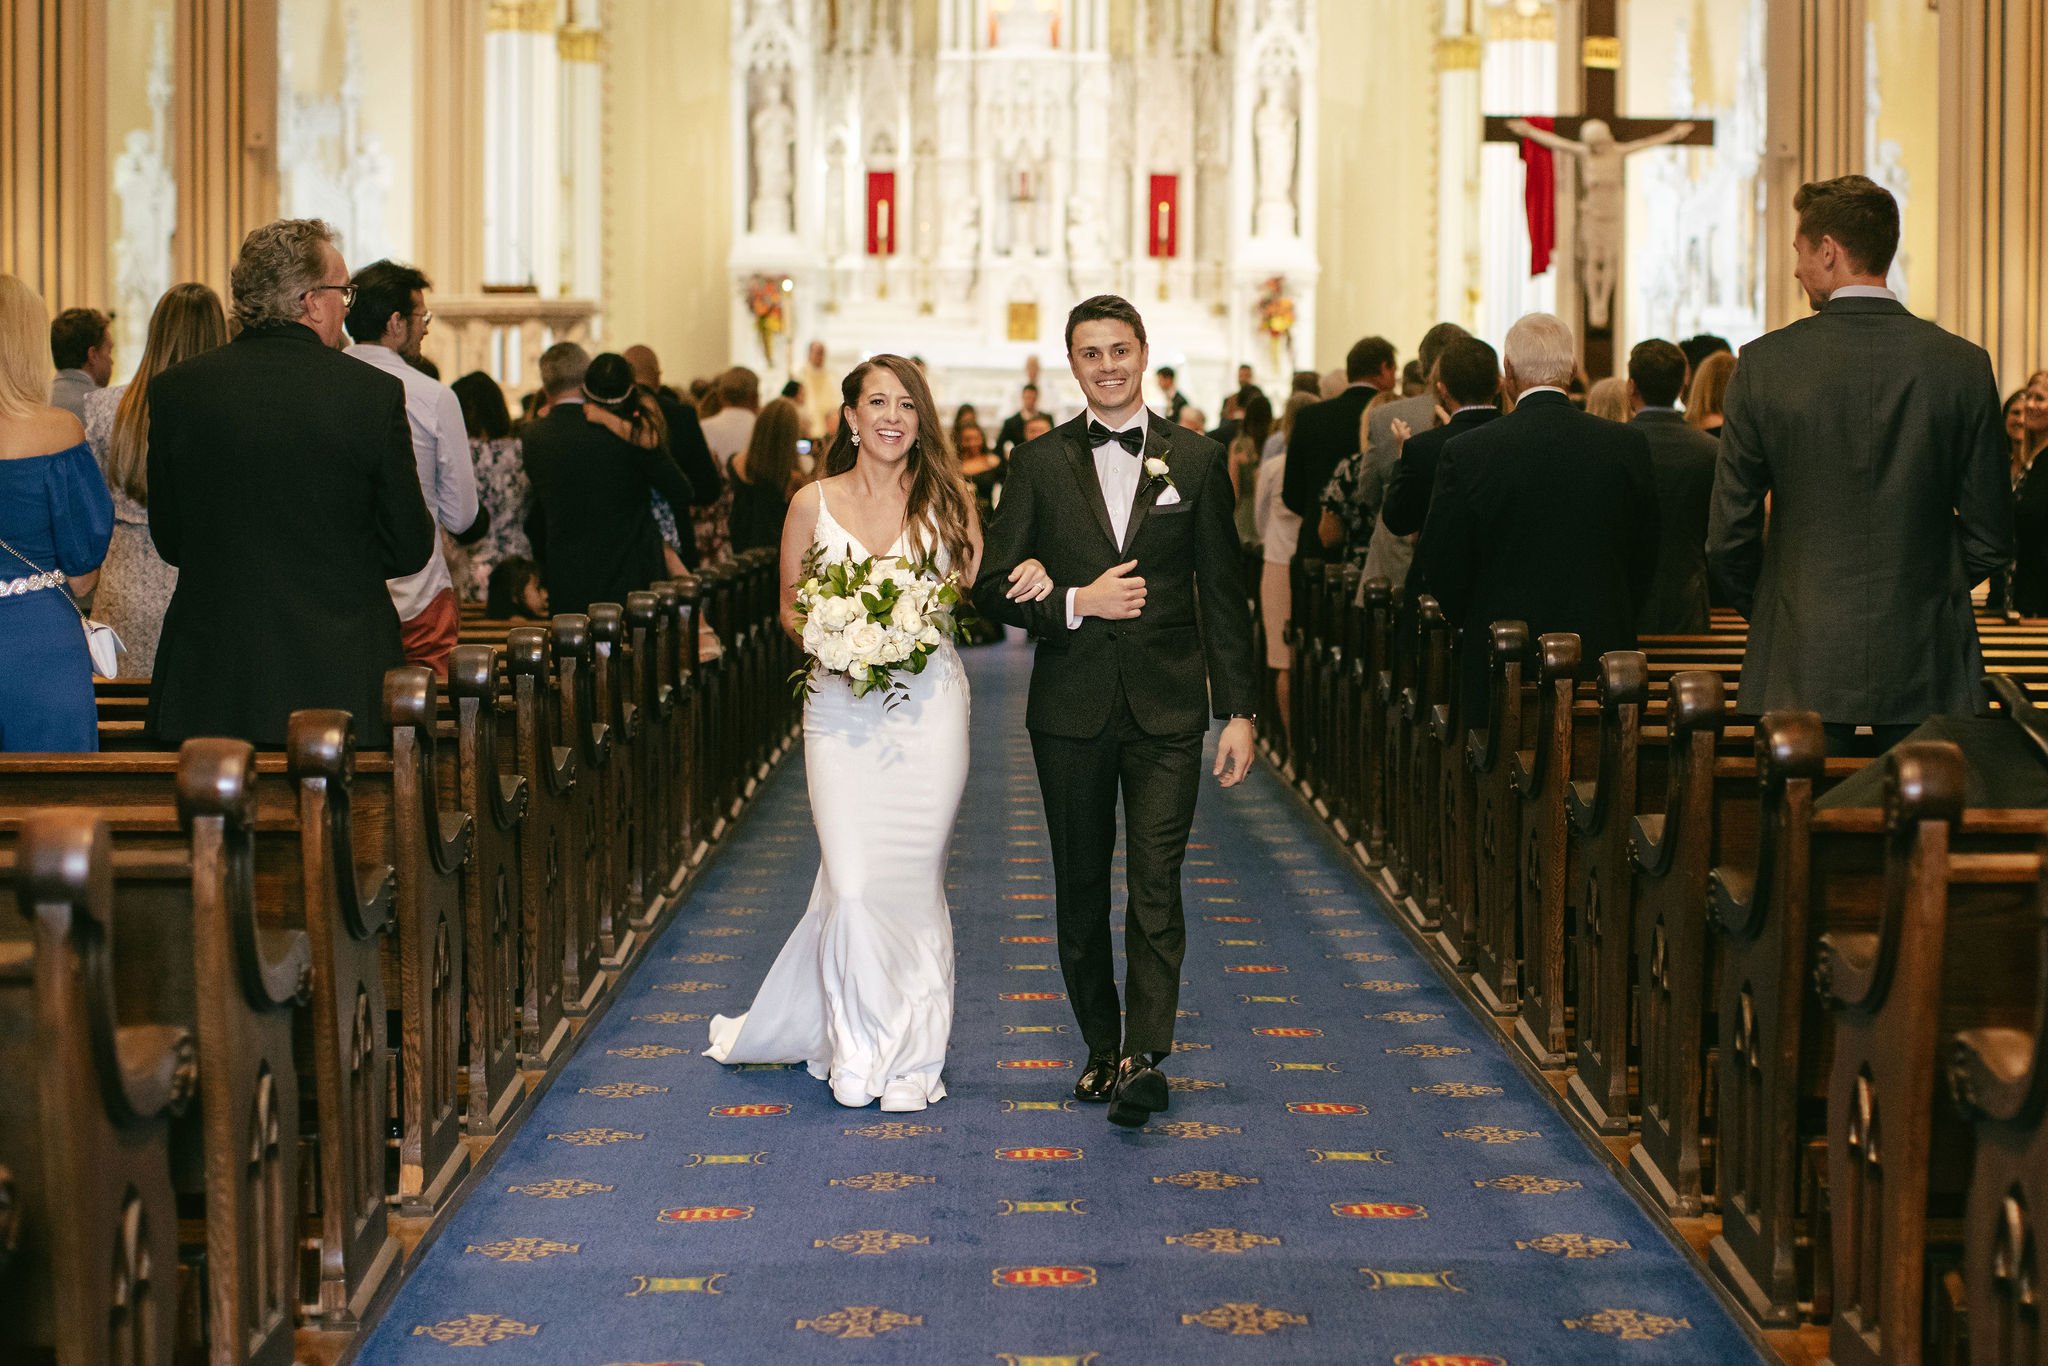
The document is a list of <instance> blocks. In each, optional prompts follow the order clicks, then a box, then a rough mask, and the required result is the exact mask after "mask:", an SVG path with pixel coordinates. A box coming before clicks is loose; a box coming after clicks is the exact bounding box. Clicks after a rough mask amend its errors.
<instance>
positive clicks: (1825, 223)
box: [1707, 175, 2013, 753]
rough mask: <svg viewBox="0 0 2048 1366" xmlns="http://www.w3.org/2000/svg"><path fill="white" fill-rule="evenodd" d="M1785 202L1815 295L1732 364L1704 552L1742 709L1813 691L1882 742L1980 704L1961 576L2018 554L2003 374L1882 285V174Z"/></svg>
mask: <svg viewBox="0 0 2048 1366" xmlns="http://www.w3.org/2000/svg"><path fill="white" fill-rule="evenodd" d="M1793 208H1794V210H1795V211H1796V212H1797V213H1798V215H1799V230H1798V234H1797V236H1796V237H1795V238H1794V239H1793V248H1794V250H1795V251H1796V252H1797V253H1798V268H1797V271H1796V275H1797V278H1798V280H1799V283H1800V285H1801V286H1802V287H1803V288H1804V289H1805V290H1806V293H1807V297H1808V298H1809V299H1811V300H1812V302H1813V306H1814V308H1815V309H1816V310H1817V312H1816V314H1815V316H1813V317H1811V318H1804V319H1801V320H1800V321H1798V322H1796V323H1793V324H1792V325H1791V326H1789V327H1785V328H1781V329H1779V330H1778V331H1776V332H1773V333H1770V334H1769V335H1767V336H1764V337H1761V338H1759V339H1757V340H1756V341H1754V342H1752V343H1750V345H1749V346H1748V347H1747V348H1745V349H1744V351H1743V353H1742V362H1741V364H1740V365H1739V366H1737V367H1736V371H1735V379H1734V381H1733V383H1732V384H1731V385H1730V386H1729V390H1728V402H1727V425H1726V427H1725V428H1724V429H1723V431H1722V434H1721V460H1720V465H1719V467H1718V469H1717V470H1716V471H1715V477H1714V505H1713V513H1712V517H1711V519H1710V522H1709V526H1708V532H1707V569H1708V572H1709V574H1710V575H1712V578H1713V582H1714V585H1715V587H1716V588H1717V589H1718V590H1719V591H1720V592H1721V593H1722V594H1723V595H1724V596H1725V598H1726V600H1727V601H1728V602H1729V603H1730V604H1731V605H1732V606H1734V607H1735V609H1736V610H1737V611H1739V612H1741V613H1742V614H1743V615H1744V616H1745V617H1747V618H1749V649H1748V652H1747V654H1746V655H1745V657H1744V659H1743V663H1742V691H1741V696H1740V702H1739V709H1740V710H1741V711H1742V712H1744V713H1747V714H1752V715H1754V714H1760V713H1762V712H1764V711H1767V710H1770V709H1773V708H1778V707H1802V708H1808V709H1811V710H1814V711H1818V712H1819V713H1820V715H1821V720H1822V722H1823V723H1825V725H1826V728H1827V735H1828V745H1829V749H1830V751H1831V752H1835V753H1847V752H1850V751H1851V749H1852V748H1853V746H1854V744H1855V740H1854V733H1855V730H1856V728H1857V727H1858V726H1869V727H1871V728H1872V730H1873V732H1874V738H1875V740H1876V743H1877V746H1878V748H1879V749H1884V748H1889V747H1890V746H1891V745H1892V744H1895V743H1896V742H1897V741H1898V740H1900V739H1902V738H1904V736H1905V735H1906V734H1907V733H1908V732H1910V731H1911V730H1912V728H1913V727H1915V726H1917V725H1919V724H1920V723H1921V722H1922V721H1925V720H1926V719H1927V718H1928V717H1929V716H1930V715H1933V714H1935V713H1937V712H1969V711H1974V710H1976V709H1977V707H1978V706H1979V692H1978V678H1979V677H1980V676H1981V675H1982V673H1983V671H1984V660H1983V654H1982V651H1981V650H1980V649H1979V646H1978V643H1977V627H1976V621H1975V618H1974V617H1973V615H1972V612H1971V607H1970V590H1971V588H1973V587H1974V586H1975V585H1976V584H1978V583H1979V582H1981V581H1982V580H1983V579H1984V578H1986V577H1987V576H1988V575H1989V574H1990V573H1991V572H1992V571H1993V570H1995V569H1997V568H1998V567H1999V566H2001V565H2003V564H2005V563H2006V562H2007V561H2008V560H2009V559H2010V558H2011V556H2012V535H2013V532H2012V526H2013V521H2012V518H2013V512H2012V490H2011V486H2010V484H2009V482H2008V478H2007V473H2006V471H2007V466H2008V455H2007V449H2006V439H2005V433H2004V429H2003V426H2002V424H2001V422H2000V419H1999V411H1998V387H1997V380H1996V377H1995V376H1994V374H1993V372H1992V368H1991V359H1990V357H1989V356H1987V355H1986V354H1985V353H1984V350H1983V348H1981V347H1978V346H1974V345H1972V344H1971V343H1969V342H1967V341H1964V340H1963V339H1961V338H1960V337H1955V336H1952V335H1950V334H1949V333H1947V332H1944V331H1943V330H1942V329H1941V328H1939V327H1936V326H1935V325H1934V324H1933V323H1930V322H1925V321H1923V320H1921V319H1919V318H1916V317H1914V316H1913V315H1912V314H1910V313H1908V312H1907V311H1906V309H1905V306H1904V305H1902V304H1901V303H1900V302H1899V301H1898V299H1897V297H1896V296H1894V295H1893V294H1892V293H1891V291H1890V290H1888V289H1886V288H1885V287H1884V280H1885V273H1886V271H1888V270H1889V269H1890V268H1891V263H1892V256H1893V254H1894V253H1895V252H1896V251H1897V250H1898V244H1899V208H1898V204H1897V203H1896V202H1895V201H1894V200H1893V199H1892V197H1891V195H1890V194H1889V193H1888V192H1887V191H1885V190H1884V189H1883V188H1882V187H1880V186H1878V185H1876V184H1874V183H1873V182H1871V181H1870V180H1868V179H1866V178H1864V177H1863V176H1855V175H1852V176H1843V177H1842V178H1841V179H1839V180H1826V181H1817V182H1814V183H1812V184H1808V185H1805V186H1802V187H1801V188H1800V191H1799V193H1798V195H1797V196H1796V197H1795V198H1794V200H1793ZM1766 495H1768V496H1769V498H1770V509H1769V512H1770V519H1769V520H1770V526H1769V534H1768V536H1767V535H1766V534H1765V506H1764V500H1765V497H1766Z"/></svg>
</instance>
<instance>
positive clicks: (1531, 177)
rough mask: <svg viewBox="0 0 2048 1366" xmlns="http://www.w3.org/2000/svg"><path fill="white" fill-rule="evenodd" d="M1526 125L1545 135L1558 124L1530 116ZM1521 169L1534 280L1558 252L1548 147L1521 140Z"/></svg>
mask: <svg viewBox="0 0 2048 1366" xmlns="http://www.w3.org/2000/svg"><path fill="white" fill-rule="evenodd" d="M1528 123H1529V126H1530V127H1532V128H1541V129H1542V130H1543V131H1545V132H1546V133H1547V132H1549V131H1551V130H1552V129H1554V128H1556V127H1557V120H1556V119H1554V118H1550V117H1548V116H1545V115H1535V116H1532V117H1531V118H1530V119H1529V120H1528ZM1522 167H1523V182H1524V183H1523V186H1522V204H1523V207H1524V209H1525V210H1526V211H1527V213H1528V215H1529V274H1530V275H1531V276H1532V277H1534V276H1537V275H1541V274H1543V273H1544V272H1545V271H1547V270H1549V269H1550V258H1551V256H1552V254H1553V253H1554V252H1555V251H1556V250H1557V166H1556V163H1555V162H1554V161H1553V160H1552V157H1551V151H1550V149H1549V148H1548V147H1545V146H1543V145H1541V144H1540V143H1537V142H1534V141H1532V140H1531V139H1529V138H1523V139H1522Z"/></svg>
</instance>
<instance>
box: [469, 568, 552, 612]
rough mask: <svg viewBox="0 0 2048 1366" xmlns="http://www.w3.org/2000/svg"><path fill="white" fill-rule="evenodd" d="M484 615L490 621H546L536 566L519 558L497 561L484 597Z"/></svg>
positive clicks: (544, 594) (545, 600)
mask: <svg viewBox="0 0 2048 1366" xmlns="http://www.w3.org/2000/svg"><path fill="white" fill-rule="evenodd" d="M484 614H485V615H486V616H488V617H490V619H491V620H493V621H515V620H519V619H522V618H523V619H526V620H532V621H546V620H547V619H548V590H547V589H546V588H545V587H543V586H542V584H541V581H540V566H539V565H537V564H535V563H534V562H533V561H532V560H529V559H527V558H526V557H525V556H523V555H513V556H511V557H509V558H507V559H503V560H500V561H498V563H497V564H496V565H495V566H493V567H492V569H491V578H490V583H489V587H488V588H487V590H486V592H485V595H484Z"/></svg>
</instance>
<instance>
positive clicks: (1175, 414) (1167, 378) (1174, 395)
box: [1152, 365, 1202, 432]
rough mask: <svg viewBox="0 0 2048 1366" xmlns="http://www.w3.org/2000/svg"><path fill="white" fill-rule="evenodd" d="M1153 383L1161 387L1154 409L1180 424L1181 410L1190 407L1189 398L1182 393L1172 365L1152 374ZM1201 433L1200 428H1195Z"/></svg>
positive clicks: (1162, 415) (1161, 367)
mask: <svg viewBox="0 0 2048 1366" xmlns="http://www.w3.org/2000/svg"><path fill="white" fill-rule="evenodd" d="M1152 381H1153V383H1155V384H1157V385H1158V386H1159V402H1158V404H1157V405H1156V407H1155V408H1154V411H1155V412H1157V413H1158V414H1159V415H1160V416H1161V417H1163V418H1165V419H1166V420H1167V421H1168V422H1179V421H1180V415H1181V410H1182V409H1184V408H1186V407H1187V406H1188V396H1187V395H1186V394H1184V393H1182V392H1181V391H1180V385H1179V377H1178V376H1176V375H1175V374H1174V372H1173V367H1172V366H1171V365H1162V366H1160V367H1159V368H1158V369H1157V370H1154V371H1153V372H1152ZM1183 425H1185V424H1183ZM1194 430H1196V431H1198V432H1199V431H1201V430H1202V429H1201V428H1200V427H1197V428H1195V429H1194Z"/></svg>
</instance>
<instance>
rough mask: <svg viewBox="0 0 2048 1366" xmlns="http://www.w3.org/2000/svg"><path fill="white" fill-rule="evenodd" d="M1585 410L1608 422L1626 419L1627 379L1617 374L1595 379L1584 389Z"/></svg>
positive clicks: (1627, 415)
mask: <svg viewBox="0 0 2048 1366" xmlns="http://www.w3.org/2000/svg"><path fill="white" fill-rule="evenodd" d="M1586 411H1587V412H1589V413H1591V414H1592V415H1593V416H1594V417H1604V418H1606V419H1607V420H1608V421H1609V422H1626V421H1628V419H1629V408H1628V381H1627V380H1625V379H1623V378H1621V377H1620V376H1619V375H1609V376H1608V377H1607V378H1606V379H1602V380H1595V381H1594V382H1593V387H1592V388H1590V389H1588V390H1587V391H1586Z"/></svg>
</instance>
